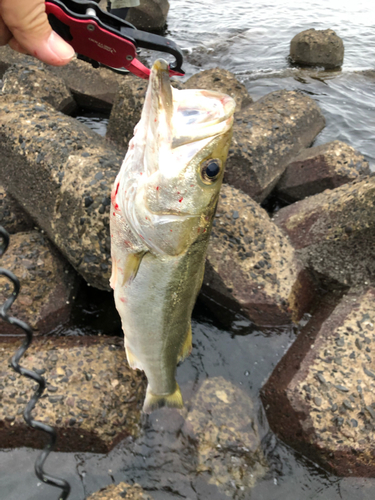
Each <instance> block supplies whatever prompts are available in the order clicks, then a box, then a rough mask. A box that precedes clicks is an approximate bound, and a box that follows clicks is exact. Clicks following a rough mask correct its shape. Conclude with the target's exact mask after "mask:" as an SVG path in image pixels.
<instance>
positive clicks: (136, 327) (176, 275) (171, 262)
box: [114, 241, 207, 396]
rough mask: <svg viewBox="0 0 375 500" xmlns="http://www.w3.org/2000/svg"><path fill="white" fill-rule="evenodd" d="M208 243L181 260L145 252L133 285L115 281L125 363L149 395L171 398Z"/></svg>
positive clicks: (190, 251)
mask: <svg viewBox="0 0 375 500" xmlns="http://www.w3.org/2000/svg"><path fill="white" fill-rule="evenodd" d="M206 247H207V241H197V242H195V243H194V244H193V245H192V247H190V248H189V250H188V251H187V252H185V253H184V254H182V255H179V256H155V255H153V254H151V253H146V254H145V255H144V257H143V259H142V261H141V264H140V266H139V269H138V273H137V275H136V277H135V279H134V280H133V281H132V282H131V283H126V284H124V285H122V284H121V276H119V277H118V278H117V280H116V284H115V290H114V296H115V302H116V307H117V310H118V312H119V314H120V316H121V321H122V328H123V331H124V334H125V347H126V351H127V356H128V361H129V364H130V365H131V366H132V367H134V368H139V369H142V370H144V372H145V374H146V376H147V380H148V384H149V387H148V392H151V393H152V394H153V395H155V396H167V395H171V394H173V393H174V392H175V391H176V390H177V388H178V386H177V383H176V380H175V372H176V365H177V362H178V360H179V359H180V358H181V357H182V352H183V351H184V350H185V352H186V345H185V344H186V341H190V339H191V324H190V321H191V313H192V310H193V307H194V303H195V300H196V297H197V294H198V292H199V289H200V287H201V284H202V279H203V273H204V260H205V257H204V256H205V252H206Z"/></svg>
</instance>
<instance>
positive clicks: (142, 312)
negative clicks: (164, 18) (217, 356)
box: [111, 60, 235, 413]
mask: <svg viewBox="0 0 375 500" xmlns="http://www.w3.org/2000/svg"><path fill="white" fill-rule="evenodd" d="M234 107H235V104H234V101H233V99H231V98H230V97H229V96H226V95H224V94H220V93H217V92H209V91H205V90H193V91H191V90H182V91H178V90H175V89H172V87H171V85H170V81H169V76H168V65H167V63H165V62H164V61H161V60H159V61H156V62H155V63H154V66H153V68H152V70H151V76H150V81H149V87H148V90H147V94H146V99H145V104H144V108H143V111H142V117H141V120H140V122H139V123H138V125H137V126H136V128H135V132H134V137H133V139H132V140H131V142H130V144H129V150H128V153H127V155H126V157H125V160H124V163H123V165H122V167H121V169H120V172H119V174H118V176H117V178H116V181H115V183H114V186H113V191H112V196H111V199H112V206H111V240H112V241H111V243H112V245H111V253H112V277H111V286H112V288H113V289H114V298H115V303H116V308H117V310H118V312H119V314H120V316H121V321H122V328H123V331H124V335H125V349H126V354H127V358H128V362H129V365H130V366H131V367H132V368H138V369H141V370H144V372H145V373H146V376H147V380H148V387H147V393H146V399H145V403H144V407H143V409H144V411H145V412H146V413H149V412H151V411H152V410H154V409H156V408H159V407H161V406H169V407H178V408H181V407H182V406H183V402H182V397H181V393H180V390H179V387H178V385H177V382H176V379H175V373H176V365H177V363H178V362H179V361H180V360H182V359H183V358H184V357H186V356H187V355H188V354H189V353H190V350H191V342H192V336H191V325H190V320H191V313H192V309H193V307H194V304H195V300H196V297H197V295H198V292H199V289H200V287H201V284H202V279H203V273H204V262H205V253H206V250H207V246H208V240H209V235H210V231H211V226H212V222H213V217H214V214H215V209H216V204H217V201H218V196H219V191H220V186H221V183H222V179H223V174H224V163H225V160H226V156H227V153H228V149H229V145H230V140H231V135H232V124H233V112H234Z"/></svg>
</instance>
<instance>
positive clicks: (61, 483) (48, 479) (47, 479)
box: [0, 226, 71, 500]
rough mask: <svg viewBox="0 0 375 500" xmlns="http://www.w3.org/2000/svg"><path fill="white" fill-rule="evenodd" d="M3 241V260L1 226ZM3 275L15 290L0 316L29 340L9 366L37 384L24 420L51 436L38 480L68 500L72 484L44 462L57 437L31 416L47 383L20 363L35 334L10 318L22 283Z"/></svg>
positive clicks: (8, 273) (38, 465)
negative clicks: (48, 471) (52, 473)
mask: <svg viewBox="0 0 375 500" xmlns="http://www.w3.org/2000/svg"><path fill="white" fill-rule="evenodd" d="M0 238H1V242H0V257H2V256H3V255H4V253H5V252H6V250H7V248H8V246H9V234H8V233H7V231H6V230H5V229H4V228H3V227H2V226H0ZM0 275H1V276H5V278H7V279H8V280H9V281H10V282H11V283H12V284H13V291H12V293H11V295H10V296H9V297H8V298H7V299H6V301H5V302H4V304H2V306H1V307H0V317H1V318H2V319H3V320H4V321H6V322H7V323H10V324H11V325H15V326H16V327H18V328H20V329H21V330H23V331H24V333H25V334H26V338H25V340H24V342H23V344H22V345H21V347H19V349H18V350H17V351H16V353H15V354H14V356H13V357H12V359H11V362H10V364H11V366H12V368H13V370H14V371H15V372H17V373H19V374H20V375H22V376H24V377H27V378H29V379H31V380H33V381H34V382H36V383H37V384H38V387H37V389H36V391H35V392H34V394H33V396H32V397H31V399H30V401H29V402H28V403H27V405H26V408H25V410H24V413H23V418H24V419H25V421H26V423H27V424H28V425H29V426H30V427H32V428H33V429H35V430H39V431H43V432H46V433H47V434H49V437H50V440H49V443H47V445H46V447H45V448H44V450H42V452H41V453H40V455H39V456H38V457H37V459H36V461H35V474H36V476H37V477H38V479H40V480H41V481H43V483H45V484H49V485H50V486H55V487H56V488H61V490H62V492H61V493H60V495H59V500H65V499H66V498H68V496H69V494H70V489H71V488H70V484H69V483H68V482H67V481H65V480H64V479H60V478H57V477H54V476H50V475H49V474H46V473H45V472H44V469H43V467H44V463H45V461H46V459H47V457H48V455H49V454H50V452H51V451H52V450H53V449H54V447H55V444H56V437H57V436H56V431H55V429H54V428H53V427H51V426H49V425H47V424H44V423H42V422H38V421H36V420H34V419H33V418H32V417H31V412H32V411H33V409H34V407H35V405H36V403H37V401H38V400H39V398H40V397H41V396H42V394H43V392H44V390H45V387H46V380H45V378H44V377H42V376H41V375H39V374H38V373H36V372H34V371H32V370H29V369H27V368H24V367H23V366H21V365H20V364H19V361H20V359H21V357H22V356H23V355H24V354H25V352H26V350H27V349H28V348H29V346H30V344H31V342H32V340H33V331H32V329H31V328H30V326H29V325H28V324H27V323H25V322H24V321H21V320H19V319H17V318H14V317H12V316H9V315H8V311H9V309H10V308H11V306H12V305H13V303H14V301H15V300H16V299H17V296H18V294H19V292H20V282H19V280H18V278H17V277H16V276H15V275H14V274H13V273H12V272H11V271H9V270H7V269H3V268H0Z"/></svg>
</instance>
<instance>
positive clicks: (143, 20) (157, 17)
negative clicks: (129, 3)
mask: <svg viewBox="0 0 375 500" xmlns="http://www.w3.org/2000/svg"><path fill="white" fill-rule="evenodd" d="M168 11H169V2H168V0H141V3H140V5H139V6H138V7H132V8H131V9H130V10H129V13H128V15H127V17H126V20H127V21H128V22H129V23H131V24H134V26H136V27H137V28H138V29H139V30H143V31H160V30H162V29H163V28H164V27H165V23H166V22H167V15H168Z"/></svg>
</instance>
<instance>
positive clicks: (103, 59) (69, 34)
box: [46, 1, 182, 80]
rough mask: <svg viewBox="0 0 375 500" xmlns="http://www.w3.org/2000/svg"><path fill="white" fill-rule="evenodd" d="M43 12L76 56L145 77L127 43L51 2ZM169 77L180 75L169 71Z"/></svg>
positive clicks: (94, 23) (134, 48) (145, 68)
mask: <svg viewBox="0 0 375 500" xmlns="http://www.w3.org/2000/svg"><path fill="white" fill-rule="evenodd" d="M46 12H47V14H48V17H49V20H50V23H51V25H52V27H53V29H54V30H55V31H57V33H59V35H60V36H62V37H63V38H64V39H65V40H66V41H67V42H68V43H69V44H70V45H71V46H72V47H73V48H74V50H75V51H76V52H77V54H81V55H83V56H85V57H86V58H89V59H91V60H93V61H96V62H98V63H101V64H104V65H105V66H109V67H111V68H116V69H118V68H125V69H127V70H128V71H130V72H131V73H133V74H134V75H136V76H139V77H140V78H144V79H146V80H147V79H148V78H149V76H150V70H149V69H148V68H147V67H146V66H144V65H143V64H142V63H141V62H140V61H139V60H138V59H136V47H135V45H134V44H133V43H132V42H131V41H129V40H127V39H126V38H124V37H121V36H119V35H117V34H116V33H113V32H111V31H109V30H107V29H105V28H104V27H102V26H100V24H99V23H98V22H97V21H96V20H95V19H93V18H89V17H88V18H86V19H83V18H82V17H84V16H80V17H81V19H79V18H78V17H74V16H72V15H69V14H68V13H67V12H65V11H64V10H63V9H62V8H61V7H60V6H59V5H56V4H55V3H53V2H52V1H51V2H49V1H46ZM56 19H57V20H56ZM170 75H171V76H172V75H178V76H181V75H182V74H181V73H178V72H176V71H173V70H170Z"/></svg>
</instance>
